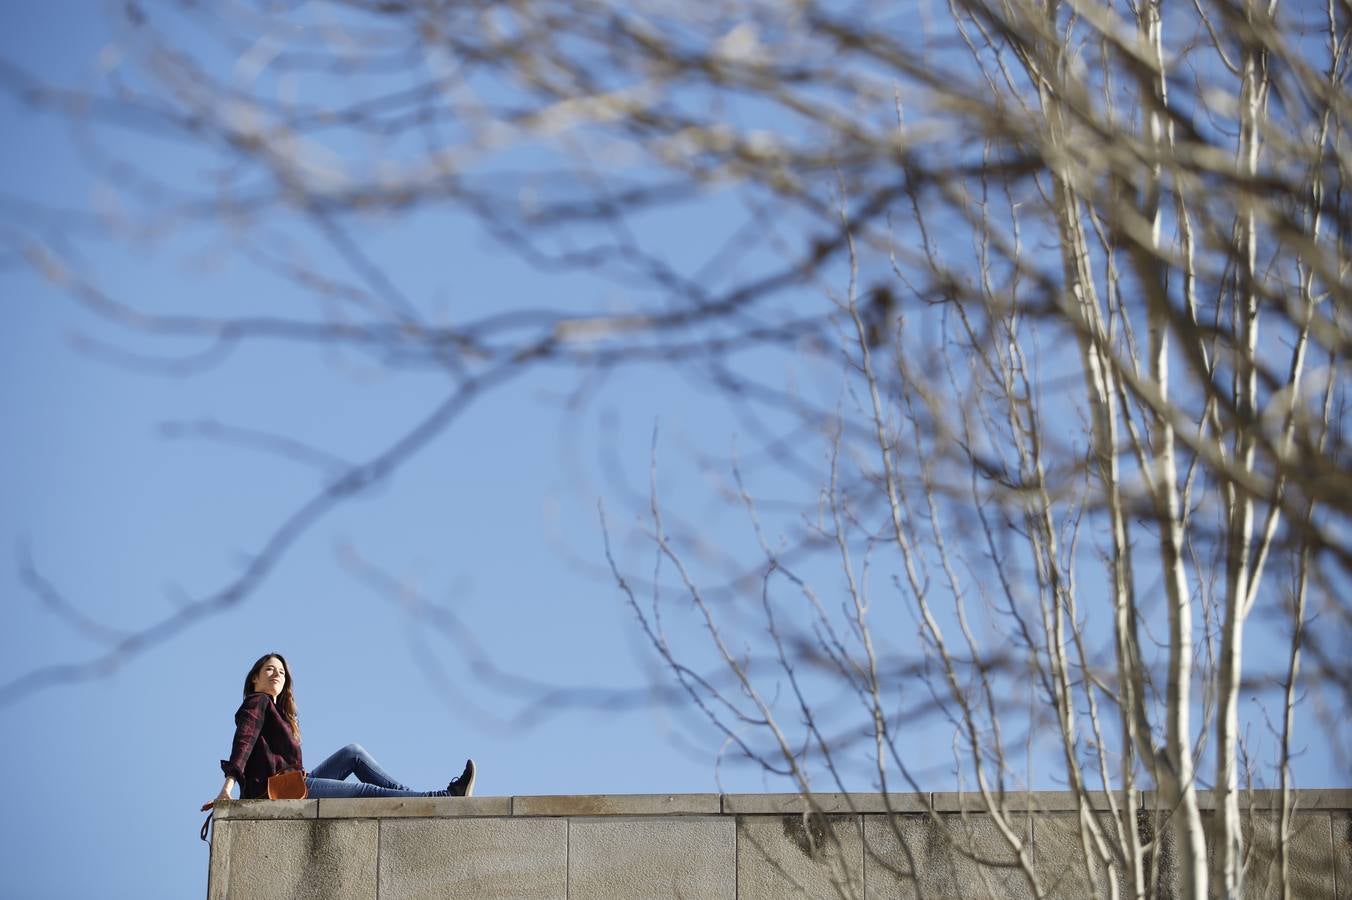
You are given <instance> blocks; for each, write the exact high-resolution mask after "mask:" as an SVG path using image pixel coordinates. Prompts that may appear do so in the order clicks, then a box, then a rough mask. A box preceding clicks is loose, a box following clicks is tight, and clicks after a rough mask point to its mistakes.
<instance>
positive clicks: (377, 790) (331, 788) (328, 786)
mask: <svg viewBox="0 0 1352 900" xmlns="http://www.w3.org/2000/svg"><path fill="white" fill-rule="evenodd" d="M305 787H306V789H307V790H308V791H309V794H310V797H312V798H321V797H449V796H450V793H449V792H447V791H410V790H407V789H402V790H400V789H395V788H385V787H380V786H379V785H376V784H363V783H362V782H360V781H340V780H338V779H336V778H316V777H315V776H313V775H309V776H307V777H306V779H305Z"/></svg>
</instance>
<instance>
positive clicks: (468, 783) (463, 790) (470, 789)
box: [446, 759, 476, 797]
mask: <svg viewBox="0 0 1352 900" xmlns="http://www.w3.org/2000/svg"><path fill="white" fill-rule="evenodd" d="M475 775H476V773H475V771H474V760H472V759H467V760H465V771H463V772H461V773H460V777H459V778H457V779H455V780H454V781H452V782H451V783H450V784H448V785H446V792H447V793H448V794H450V795H451V796H452V797H471V796H473V795H474V778H475Z"/></svg>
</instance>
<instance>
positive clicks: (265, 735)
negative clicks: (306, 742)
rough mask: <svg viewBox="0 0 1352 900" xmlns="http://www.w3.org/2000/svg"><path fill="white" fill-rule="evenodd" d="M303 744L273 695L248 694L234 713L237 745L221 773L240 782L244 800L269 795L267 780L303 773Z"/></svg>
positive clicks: (231, 750) (222, 764)
mask: <svg viewBox="0 0 1352 900" xmlns="http://www.w3.org/2000/svg"><path fill="white" fill-rule="evenodd" d="M303 768H305V767H304V765H303V764H302V763H301V758H300V744H299V743H298V742H297V741H296V737H295V735H293V734H292V733H291V724H290V723H289V722H287V721H286V718H285V717H284V716H283V715H282V714H281V712H280V711H278V709H277V703H276V701H274V700H273V699H272V695H271V694H264V693H261V692H259V693H254V694H247V695H245V697H244V702H243V703H241V704H240V705H239V710H238V711H237V712H236V713H235V742H234V744H233V745H232V746H231V748H230V758H229V759H223V760H221V771H223V772H224V773H225V774H226V775H229V776H231V777H233V778H234V779H235V780H236V781H238V782H239V798H240V799H241V800H251V799H258V798H260V797H266V796H267V795H268V779H269V778H270V777H272V776H273V775H276V774H277V773H278V772H290V771H292V770H294V769H303Z"/></svg>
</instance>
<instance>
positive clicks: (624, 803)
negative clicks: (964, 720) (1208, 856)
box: [207, 790, 1352, 900]
mask: <svg viewBox="0 0 1352 900" xmlns="http://www.w3.org/2000/svg"><path fill="white" fill-rule="evenodd" d="M1246 802H1247V808H1248V812H1247V814H1246V819H1245V823H1246V824H1245V836H1246V842H1247V843H1246V846H1247V848H1248V862H1247V868H1246V891H1245V894H1246V896H1247V897H1254V898H1266V897H1279V896H1281V890H1280V884H1281V882H1280V870H1279V868H1278V862H1277V857H1276V853H1275V847H1276V834H1277V831H1278V822H1279V818H1278V814H1277V812H1276V811H1275V809H1274V807H1275V804H1276V798H1275V797H1274V796H1273V795H1272V794H1268V793H1265V792H1256V793H1255V794H1253V795H1246ZM1208 804H1209V798H1204V800H1203V807H1204V810H1205V809H1206V807H1207V806H1208ZM1143 805H1144V806H1145V807H1146V809H1145V811H1144V812H1143V813H1142V816H1141V820H1140V826H1141V827H1140V829H1139V833H1141V834H1144V835H1147V836H1149V835H1150V834H1152V833H1153V831H1152V829H1153V828H1155V827H1157V815H1156V813H1155V812H1154V811H1153V809H1152V808H1151V798H1149V797H1148V796H1147V797H1144V798H1143ZM1094 807H1095V809H1094V811H1093V815H1095V816H1096V817H1097V821H1098V822H1099V823H1100V824H1101V826H1102V827H1103V828H1104V829H1112V828H1114V827H1116V825H1115V821H1116V820H1115V819H1114V817H1113V815H1112V813H1111V811H1110V807H1109V804H1108V800H1107V798H1103V797H1100V798H1095V801H1094ZM1005 808H1006V809H1007V810H1009V814H1008V815H1007V816H1006V819H1005V825H1006V827H1010V828H1011V829H1012V831H1013V834H1014V835H1015V836H1016V837H1017V838H1018V840H1019V842H1021V843H1022V844H1023V846H1024V848H1025V849H1024V864H1026V865H1027V866H1028V868H1029V869H1031V870H1032V872H1033V873H1034V874H1035V876H1036V879H1037V882H1038V883H1039V885H1040V886H1041V888H1042V891H1043V895H1044V896H1047V897H1058V898H1077V900H1078V898H1086V897H1106V896H1108V895H1109V887H1108V885H1109V879H1119V878H1120V871H1119V865H1118V864H1117V863H1116V862H1115V861H1112V860H1109V861H1107V862H1104V861H1102V860H1099V859H1094V860H1093V862H1092V863H1089V864H1086V862H1085V855H1084V852H1083V850H1082V843H1081V838H1080V829H1079V827H1078V822H1079V813H1078V812H1077V810H1076V806H1075V803H1074V797H1073V796H1072V795H1070V794H1066V793H1057V792H1050V793H1048V792H1034V793H1031V794H1020V795H1017V796H1011V797H1010V798H1009V800H1008V802H1007V804H1006V806H1005ZM1296 809H1297V812H1296V813H1295V816H1294V820H1293V827H1292V831H1293V837H1292V840H1291V845H1290V852H1289V857H1290V862H1289V870H1290V873H1291V884H1292V888H1293V895H1294V896H1295V897H1298V898H1311V900H1327V898H1344V900H1352V790H1328V791H1302V792H1300V793H1299V794H1298V795H1297V797H1296ZM1204 814H1206V813H1204ZM1168 849H1169V848H1168V847H1167V846H1164V847H1162V848H1161V849H1160V850H1159V851H1158V854H1157V855H1158V858H1152V860H1151V862H1152V864H1154V865H1157V866H1160V867H1161V871H1164V872H1166V874H1167V873H1168V871H1169V867H1170V866H1171V865H1172V861H1171V859H1170V855H1169V852H1168ZM1166 880H1167V879H1166ZM207 895H208V900H283V898H285V900H304V898H314V900H415V898H416V900H432V898H437V900H451V898H474V900H497V898H531V900H536V898H538V900H554V898H558V900H612V898H614V900H618V898H645V900H647V898H665V897H672V898H677V897H679V898H686V900H703V898H709V900H768V898H776V900H778V898H790V897H806V898H817V897H822V898H827V897H859V898H883V897H886V898H917V900H918V898H968V897H972V898H976V897H995V898H1001V900H1004V898H1032V897H1034V896H1035V894H1034V891H1033V890H1032V888H1031V886H1030V879H1029V878H1028V877H1026V875H1025V874H1024V870H1023V868H1022V866H1021V865H1020V863H1019V860H1018V858H1017V856H1016V855H1015V854H1014V853H1013V851H1012V850H1011V849H1010V844H1009V841H1008V839H1007V838H1006V836H1005V835H1004V834H1003V833H1002V832H1001V829H1000V827H999V825H998V824H997V823H996V821H995V820H994V818H993V817H991V816H990V815H988V814H986V813H985V812H984V811H983V808H982V806H981V804H980V801H979V798H976V797H974V796H972V795H969V794H968V795H963V794H942V793H936V794H895V795H886V796H884V795H880V794H819V795H814V797H813V798H812V800H811V803H810V804H809V802H808V801H806V800H805V799H804V798H803V797H801V796H799V795H797V794H722V795H720V794H680V795H604V796H574V797H565V796H559V797H473V798H435V799H433V798H410V799H405V800H294V801H293V800H278V801H267V800H249V801H237V802H234V803H231V804H229V805H228V806H226V807H224V808H222V809H221V810H219V811H218V812H217V816H216V823H215V826H214V833H213V837H212V845H211V863H210V873H209V879H208V888H207Z"/></svg>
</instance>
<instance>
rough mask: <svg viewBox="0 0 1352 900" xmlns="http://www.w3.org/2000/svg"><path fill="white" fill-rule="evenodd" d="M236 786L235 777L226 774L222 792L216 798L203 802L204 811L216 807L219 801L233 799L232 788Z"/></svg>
mask: <svg viewBox="0 0 1352 900" xmlns="http://www.w3.org/2000/svg"><path fill="white" fill-rule="evenodd" d="M234 786H235V779H233V778H231V777H229V776H226V779H225V784H223V785H221V792H220V793H219V794H217V795H216V799H215V800H211V801H208V802H206V803H203V804H202V812H206V811H207V810H209V809H215V807H216V804H217V803H229V802H230V800H231V799H232V798H231V797H230V789H231V788H232V787H234Z"/></svg>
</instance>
